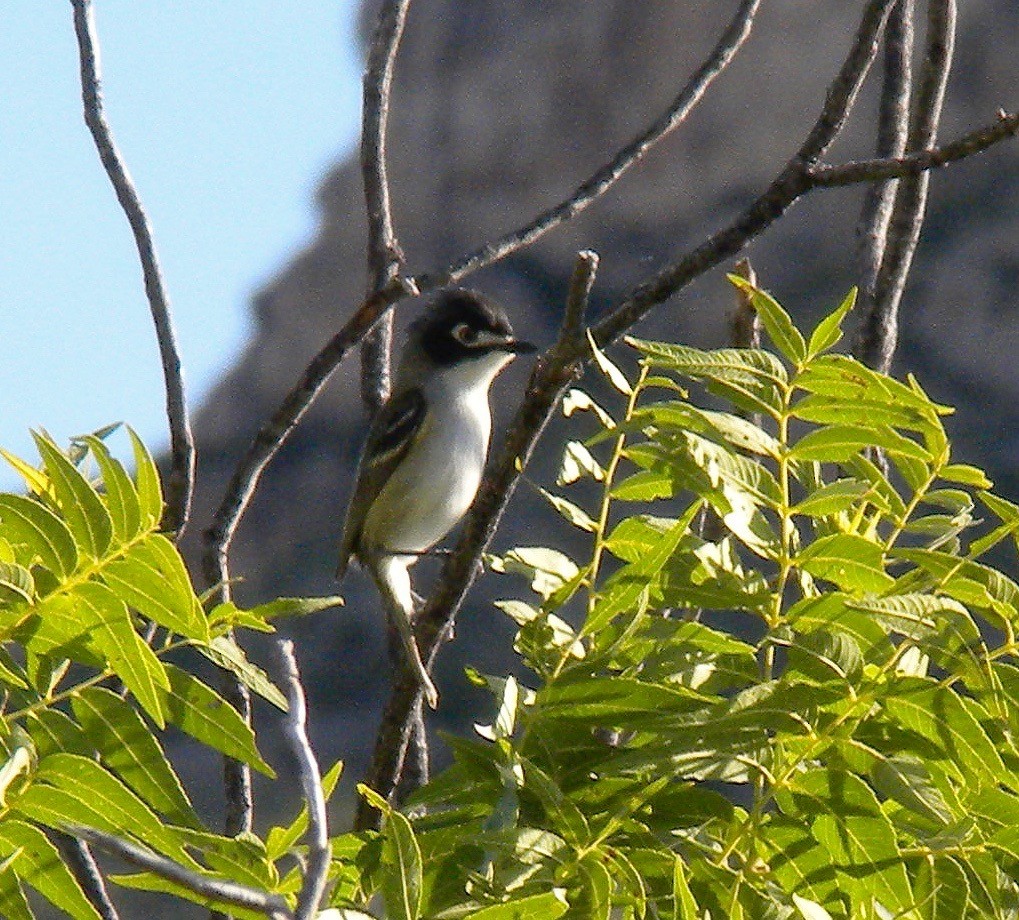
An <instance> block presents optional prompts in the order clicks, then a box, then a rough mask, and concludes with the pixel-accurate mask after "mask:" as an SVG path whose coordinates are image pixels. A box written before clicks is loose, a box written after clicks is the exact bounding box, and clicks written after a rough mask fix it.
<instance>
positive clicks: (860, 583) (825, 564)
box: [796, 533, 894, 594]
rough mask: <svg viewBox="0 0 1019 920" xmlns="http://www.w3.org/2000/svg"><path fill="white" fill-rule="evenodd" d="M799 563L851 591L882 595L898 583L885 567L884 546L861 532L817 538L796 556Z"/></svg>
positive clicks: (803, 567)
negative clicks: (861, 534)
mask: <svg viewBox="0 0 1019 920" xmlns="http://www.w3.org/2000/svg"><path fill="white" fill-rule="evenodd" d="M796 565H798V566H799V567H800V568H802V569H803V570H804V571H806V572H809V573H810V574H811V575H813V576H814V577H815V578H823V579H825V580H826V581H830V582H832V583H833V584H835V585H837V586H838V587H839V588H841V589H842V590H843V591H847V592H849V593H856V594H865V593H867V592H871V593H875V594H879V593H881V592H883V591H886V590H887V589H888V588H890V587H891V586H892V584H894V581H893V579H892V578H891V576H889V575H888V574H886V572H885V570H884V552H883V549H882V547H881V546H880V545H879V544H877V543H874V542H872V541H871V540H868V539H866V538H865V537H861V536H858V535H857V534H848V533H840V534H833V535H832V536H829V537H821V538H820V539H818V540H815V541H814V542H813V543H811V544H810V545H809V546H807V547H806V549H804V550H803V552H801V553H800V555H799V556H798V557H797V558H796Z"/></svg>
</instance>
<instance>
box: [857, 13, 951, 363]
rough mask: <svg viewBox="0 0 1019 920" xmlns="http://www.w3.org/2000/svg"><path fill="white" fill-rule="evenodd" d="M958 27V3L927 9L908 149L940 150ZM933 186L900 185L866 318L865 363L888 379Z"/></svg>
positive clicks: (924, 181)
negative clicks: (936, 146)
mask: <svg viewBox="0 0 1019 920" xmlns="http://www.w3.org/2000/svg"><path fill="white" fill-rule="evenodd" d="M955 21H956V2H955V0H930V2H929V4H928V8H927V51H926V56H925V58H924V68H923V74H922V76H921V79H920V85H919V88H918V90H917V93H916V98H915V100H914V104H913V105H914V108H913V117H912V121H911V124H910V130H909V144H908V149H909V150H911V151H924V150H930V149H931V148H932V147H933V146H934V143H935V139H936V137H937V133H938V124H939V123H940V121H941V108H942V104H943V102H944V98H945V88H946V86H947V85H948V73H949V71H950V70H951V66H952V51H953V48H954V45H955ZM929 183H930V177H929V176H928V174H927V172H926V171H924V172H917V173H915V174H913V175H912V176H909V177H908V178H906V179H904V180H903V181H902V182H901V183H900V184H899V188H898V190H897V193H896V196H895V208H894V210H893V211H892V216H891V223H890V226H889V234H888V245H887V246H886V249H885V253H884V258H883V259H882V261H881V270H880V272H879V273H878V277H877V280H876V284H875V292H874V302H875V311H872V314H871V316H870V317H867V318H866V321H867V322H868V323H869V324H870V325H872V326H873V327H874V328H873V330H872V332H871V333H870V335H869V337H868V338H869V340H870V343H871V344H870V347H869V348H868V350H867V353H865V354H864V356H863V357H864V360H865V361H866V362H867V363H868V364H872V365H873V366H874V367H875V368H877V369H878V370H880V371H882V372H884V373H887V372H888V371H889V369H890V368H891V364H892V356H893V355H894V353H895V345H896V341H897V339H898V315H899V304H900V302H901V300H902V292H903V290H904V289H905V286H906V278H907V276H908V275H909V269H910V267H911V266H912V264H913V254H914V253H915V252H916V246H917V243H918V242H919V240H920V228H921V227H922V226H923V220H924V214H925V212H926V208H927V188H928V185H929ZM875 313H876V315H875Z"/></svg>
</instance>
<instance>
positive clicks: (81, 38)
mask: <svg viewBox="0 0 1019 920" xmlns="http://www.w3.org/2000/svg"><path fill="white" fill-rule="evenodd" d="M71 6H72V7H73V9H74V32H75V35H76V36H77V39H78V57H79V61H80V69H81V97H82V102H83V105H84V112H85V124H86V125H88V129H89V131H90V132H91V133H92V139H93V140H94V142H95V146H96V150H97V151H98V153H99V159H100V160H101V161H102V164H103V168H104V169H105V170H106V175H107V176H109V179H110V183H111V184H112V185H113V190H114V191H115V192H116V195H117V201H119V202H120V207H121V208H122V209H123V211H124V214H125V216H126V217H127V222H128V223H129V224H130V225H131V232H132V233H133V234H134V241H135V246H136V247H137V249H138V257H139V259H140V260H141V266H142V274H143V276H144V278H145V295H146V297H147V298H148V301H149V310H150V312H151V313H152V322H153V325H154V326H155V329H156V339H157V340H158V342H159V356H160V359H161V361H162V365H163V381H164V386H165V389H166V416H167V421H168V423H169V427H170V460H171V467H170V475H169V478H168V479H167V484H166V493H167V494H166V511H165V513H164V515H163V525H162V526H163V528H164V529H165V530H167V531H175V532H176V534H177V538H178V539H180V536H181V534H182V533H183V531H184V528H185V527H186V526H187V522H188V518H189V516H190V514H191V495H192V492H193V490H194V480H195V443H194V438H193V436H192V433H191V422H190V421H189V419H188V408H187V401H186V400H185V397H184V375H183V372H182V370H181V358H180V351H179V350H178V348H177V337H176V334H175V333H174V329H173V320H172V317H171V314H170V298H169V296H168V295H167V292H166V286H165V285H164V283H163V274H162V271H161V269H160V267H159V259H158V257H157V255H156V246H155V243H154V241H153V238H152V227H151V226H150V225H149V219H148V216H147V215H146V213H145V209H144V208H143V207H142V203H141V199H140V198H139V197H138V192H137V191H136V189H135V187H134V183H133V182H132V181H131V176H130V175H129V174H128V171H127V167H126V166H125V165H124V161H123V159H122V158H121V156H120V152H119V151H118V150H117V146H116V144H115V143H114V141H113V133H112V131H111V130H110V126H109V123H108V122H107V121H106V115H105V113H104V112H103V95H102V81H101V77H100V69H99V40H98V37H97V36H96V29H95V18H94V16H93V11H92V0H71Z"/></svg>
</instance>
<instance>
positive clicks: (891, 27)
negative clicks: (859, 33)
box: [855, 0, 914, 361]
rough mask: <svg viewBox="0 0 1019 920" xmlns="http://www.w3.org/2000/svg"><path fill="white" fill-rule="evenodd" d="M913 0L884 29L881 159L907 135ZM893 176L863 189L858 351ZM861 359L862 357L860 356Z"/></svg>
mask: <svg viewBox="0 0 1019 920" xmlns="http://www.w3.org/2000/svg"><path fill="white" fill-rule="evenodd" d="M913 32H914V29H913V0H899V2H898V3H896V4H895V7H894V8H893V9H892V11H891V14H890V15H889V17H888V26H887V28H886V29H885V39H884V41H885V56H884V74H883V80H882V84H881V106H880V110H879V113H878V130H877V147H876V151H875V152H876V155H877V156H878V157H880V158H882V159H887V158H890V157H901V156H902V155H903V154H904V153H905V152H906V141H907V139H908V136H909V96H910V92H911V90H912V85H913ZM897 188H898V180H897V179H884V180H881V181H878V182H874V183H872V184H871V185H870V187H869V188H868V189H867V194H866V195H865V197H864V202H863V208H862V210H861V212H860V223H859V225H858V233H859V237H860V284H859V294H858V299H857V309H858V310H859V312H860V316H862V317H863V320H862V322H861V324H860V330H859V335H858V336H857V342H856V348H855V350H856V352H857V353H858V354H864V353H867V352H869V351H871V350H872V349H873V347H874V345H873V343H874V341H875V336H876V329H877V323H876V318H877V316H878V315H880V313H881V312H883V311H882V310H881V309H880V308H878V306H877V304H876V302H875V299H874V295H875V290H876V288H877V277H878V273H879V272H880V271H881V262H882V260H883V259H884V254H885V247H886V245H887V242H888V227H889V224H890V223H891V217H892V209H893V207H894V205H895V192H896V189H897ZM864 360H865V361H866V360H867V359H866V358H865V359H864Z"/></svg>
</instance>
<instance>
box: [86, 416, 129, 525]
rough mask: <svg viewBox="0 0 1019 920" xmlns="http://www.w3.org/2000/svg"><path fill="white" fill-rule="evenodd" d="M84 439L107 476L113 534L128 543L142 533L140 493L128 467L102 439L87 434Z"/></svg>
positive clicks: (107, 499) (106, 488)
mask: <svg viewBox="0 0 1019 920" xmlns="http://www.w3.org/2000/svg"><path fill="white" fill-rule="evenodd" d="M82 440H83V441H84V442H85V443H86V444H87V445H88V446H89V448H90V449H91V451H92V456H93V457H95V459H96V463H97V464H98V465H99V470H100V472H101V473H102V476H103V488H104V491H105V493H106V507H107V509H108V510H109V512H110V519H111V520H112V522H113V534H114V536H115V537H116V538H117V540H118V541H120V542H121V543H125V542H127V541H128V540H130V539H132V538H133V537H136V536H137V535H138V534H139V533H140V532H141V507H140V505H139V503H138V490H137V489H135V487H134V483H133V482H131V478H130V477H129V476H128V475H127V472H126V471H125V470H124V467H123V466H121V465H120V463H118V462H117V461H116V460H114V459H113V457H112V456H111V454H110V450H109V448H108V447H107V446H106V445H105V444H104V443H103V442H102V441H101V440H100V439H99V438H97V437H96V436H95V435H85V437H83V438H82Z"/></svg>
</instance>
